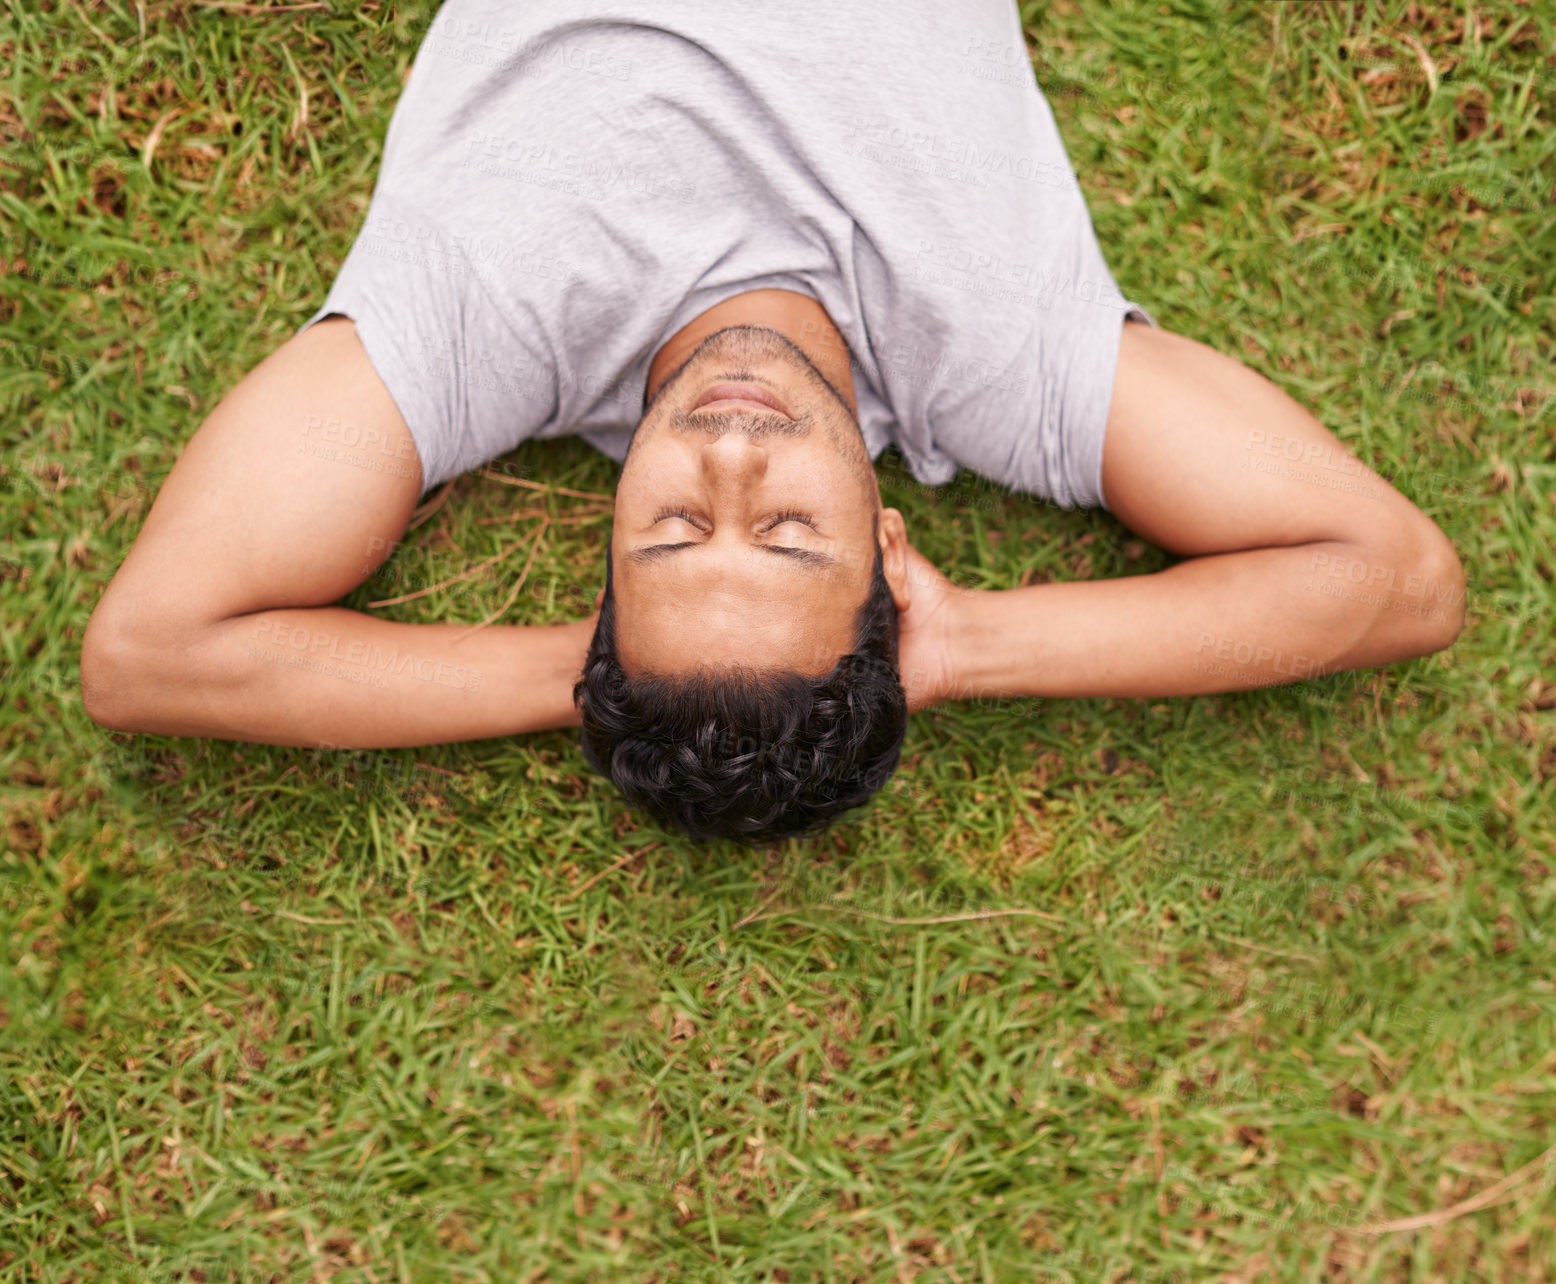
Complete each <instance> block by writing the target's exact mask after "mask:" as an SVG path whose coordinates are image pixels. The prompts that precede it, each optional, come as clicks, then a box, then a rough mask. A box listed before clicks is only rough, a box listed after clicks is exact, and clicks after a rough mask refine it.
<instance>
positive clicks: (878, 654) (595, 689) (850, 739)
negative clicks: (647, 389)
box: [576, 326, 907, 842]
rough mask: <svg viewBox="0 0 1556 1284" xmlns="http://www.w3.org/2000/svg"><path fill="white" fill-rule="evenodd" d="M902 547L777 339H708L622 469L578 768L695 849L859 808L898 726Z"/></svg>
mask: <svg viewBox="0 0 1556 1284" xmlns="http://www.w3.org/2000/svg"><path fill="white" fill-rule="evenodd" d="M906 547H907V543H906V534H905V532H904V530H903V525H902V518H901V516H900V514H898V513H897V512H896V511H895V510H894V509H883V508H882V507H881V502H880V492H879V490H878V489H877V486H876V482H875V474H874V470H873V469H872V468H871V466H870V458H869V453H868V451H867V450H866V448H865V445H864V440H863V438H862V437H861V436H860V433H859V426H858V422H857V420H856V419H855V418H854V415H853V413H852V411H851V410H850V408H849V406H848V403H847V402H846V401H845V400H844V398H843V396H842V395H841V394H840V393H839V392H838V391H837V389H836V388H834V387H833V386H832V385H831V384H830V383H829V382H828V381H827V380H826V379H825V378H824V377H823V376H822V374H821V373H820V371H818V370H817V369H816V367H815V366H814V365H812V363H811V362H810V361H809V360H808V359H807V358H806V357H805V355H804V354H803V353H802V352H801V351H800V350H799V349H798V348H797V347H795V346H794V345H793V344H792V343H790V342H789V341H788V340H787V339H785V338H784V337H783V336H782V335H781V334H779V333H778V332H777V331H775V330H769V329H765V328H760V327H754V326H736V327H731V328H728V329H724V330H719V331H717V332H715V333H713V334H711V335H709V336H708V337H707V338H706V339H705V340H703V342H702V343H701V344H700V346H698V347H697V349H696V350H695V351H694V352H693V353H692V354H691V356H690V357H689V358H688V359H687V361H686V362H685V363H684V364H683V365H682V366H681V367H680V368H679V369H678V370H676V371H675V372H674V373H673V374H672V375H671V376H670V377H669V378H668V379H667V380H666V381H665V383H664V384H663V386H662V387H661V388H660V389H659V390H658V392H657V394H656V395H655V397H654V399H653V401H652V403H651V404H650V405H649V407H648V409H647V411H646V412H645V414H644V416H643V420H642V422H641V424H640V425H639V426H638V430H637V432H636V434H635V435H634V437H633V439H632V445H631V448H630V449H629V451H628V453H627V458H626V461H625V463H624V464H623V466H622V474H621V481H620V483H619V484H618V486H617V490H616V515H615V526H614V529H613V531H612V536H611V547H610V554H609V558H608V561H607V565H606V588H605V597H604V601H603V603H602V605H601V610H600V619H599V624H598V627H597V628H596V631H595V636H594V641H593V643H592V644H591V646H590V650H589V656H588V660H587V661H586V663H585V666H584V674H583V678H582V680H581V681H580V682H579V684H578V687H577V690H576V698H577V700H578V703H579V706H580V708H581V710H582V714H583V734H582V742H583V748H584V754H585V756H586V757H587V758H588V760H589V762H590V765H592V766H593V767H594V768H595V769H596V770H598V771H600V772H601V773H602V774H604V775H607V776H609V777H610V778H611V779H612V780H613V781H614V782H615V783H616V785H617V787H618V788H619V789H621V791H622V793H623V794H625V795H626V797H627V798H628V799H629V800H630V801H632V802H634V803H636V804H638V805H640V806H642V807H644V808H645V810H647V811H649V812H650V813H652V814H654V815H655V816H657V817H658V818H659V819H661V820H664V821H668V822H670V823H673V824H676V825H678V826H679V827H680V828H682V829H683V830H685V831H686V832H688V833H690V834H692V835H694V836H696V837H699V838H713V837H736V838H744V839H746V840H748V841H752V842H755V841H761V840H765V839H771V838H777V837H783V836H790V835H798V834H804V833H815V832H817V831H819V830H820V829H822V828H824V827H825V826H826V825H827V824H828V822H830V821H831V819H832V818H833V817H834V816H835V815H837V814H838V813H839V812H842V811H845V810H847V809H848V808H850V807H854V806H857V805H859V804H860V803H862V802H863V801H864V800H865V799H866V798H868V797H869V796H870V794H871V793H873V792H874V791H875V790H877V789H879V788H880V787H881V785H883V784H884V783H885V781H886V779H887V777H888V776H889V775H890V774H891V771H892V770H893V768H894V767H895V766H896V761H897V755H898V752H899V750H900V748H901V744H902V736H903V731H904V729H905V727H906V721H907V705H906V701H905V698H904V696H903V692H902V687H901V684H900V682H899V681H898V677H897V672H896V660H897V612H898V610H899V609H901V608H902V607H903V606H905V605H906Z"/></svg>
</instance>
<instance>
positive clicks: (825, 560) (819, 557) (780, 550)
mask: <svg viewBox="0 0 1556 1284" xmlns="http://www.w3.org/2000/svg"><path fill="white" fill-rule="evenodd" d="M700 542H701V541H699V540H682V541H681V542H680V543H679V544H648V545H646V546H645V547H643V548H634V549H632V550H630V551H629V552H628V553H627V557H628V558H629V559H630V560H631V561H633V562H635V563H637V564H638V565H639V566H646V565H648V564H649V563H652V562H657V561H659V560H660V559H662V558H665V557H668V556H669V555H670V554H671V553H676V552H679V551H680V550H681V549H683V548H695V547H696V546H697V545H698V544H699V543H700ZM757 547H758V548H760V549H761V550H762V551H763V552H764V553H772V554H773V555H774V556H777V557H786V558H788V559H789V560H790V561H791V562H794V563H796V564H797V565H799V566H803V567H805V568H806V569H808V570H828V569H831V568H833V567H835V566H837V565H838V560H837V558H835V557H833V556H831V555H830V554H828V553H817V552H814V551H813V550H811V549H808V548H789V547H788V546H787V545H784V544H758V545H757Z"/></svg>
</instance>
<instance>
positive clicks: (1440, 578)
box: [1397, 519, 1467, 659]
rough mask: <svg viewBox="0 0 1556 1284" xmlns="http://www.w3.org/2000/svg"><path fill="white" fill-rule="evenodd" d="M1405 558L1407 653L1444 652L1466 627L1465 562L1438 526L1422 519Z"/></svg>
mask: <svg viewBox="0 0 1556 1284" xmlns="http://www.w3.org/2000/svg"><path fill="white" fill-rule="evenodd" d="M1409 548H1410V552H1409V554H1408V556H1407V557H1406V558H1405V559H1403V560H1404V572H1403V579H1404V593H1403V594H1402V595H1401V596H1400V597H1399V598H1398V599H1397V600H1398V601H1399V603H1400V607H1401V609H1403V610H1404V611H1406V612H1408V613H1409V616H1410V617H1411V628H1410V629H1409V631H1408V640H1407V647H1408V651H1407V654H1405V655H1402V656H1401V657H1400V658H1401V659H1415V658H1417V657H1419V656H1424V655H1432V654H1434V653H1436V652H1438V651H1445V650H1447V649H1448V648H1449V647H1450V646H1452V645H1453V644H1454V642H1456V641H1457V640H1458V637H1459V634H1460V633H1461V632H1463V629H1464V612H1465V605H1466V596H1467V581H1466V579H1465V575H1464V564H1463V563H1462V562H1461V561H1460V560H1459V555H1458V553H1457V552H1456V551H1455V549H1454V547H1453V544H1452V543H1451V542H1450V541H1449V539H1448V537H1447V536H1446V535H1444V534H1443V533H1442V531H1441V530H1440V529H1438V527H1437V525H1436V524H1435V523H1434V522H1432V521H1430V520H1427V519H1423V521H1422V523H1421V529H1420V530H1419V531H1418V532H1417V533H1416V534H1415V535H1414V537H1413V538H1412V539H1411V541H1410V544H1409Z"/></svg>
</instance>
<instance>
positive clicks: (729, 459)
mask: <svg viewBox="0 0 1556 1284" xmlns="http://www.w3.org/2000/svg"><path fill="white" fill-rule="evenodd" d="M702 472H703V476H704V477H705V478H707V480H708V481H709V482H710V483H711V485H712V489H713V492H714V494H715V495H719V496H721V497H723V498H733V495H732V494H731V495H728V496H726V495H725V492H726V490H730V489H733V490H739V489H740V488H742V486H748V485H751V484H752V483H755V482H759V481H761V480H762V477H763V475H764V474H765V473H766V472H767V448H766V447H765V446H761V445H759V444H757V443H756V442H754V441H752V440H751V438H749V437H747V436H746V435H745V433H742V432H727V433H724V434H723V435H722V436H719V437H716V438H714V439H713V440H712V441H710V442H709V443H708V444H707V445H706V446H704V447H703V448H702Z"/></svg>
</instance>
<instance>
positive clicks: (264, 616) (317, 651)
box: [109, 607, 592, 749]
mask: <svg viewBox="0 0 1556 1284" xmlns="http://www.w3.org/2000/svg"><path fill="white" fill-rule="evenodd" d="M468 629H469V626H468V625H453V624H402V623H396V622H393V621H389V620H380V619H375V618H373V617H370V616H367V615H363V614H361V613H360V612H357V611H349V610H346V609H344V608H342V607H321V608H316V609H302V608H297V609H278V610H273V611H262V612H257V613H255V614H253V615H244V616H238V617H235V618H232V619H227V620H223V621H221V622H220V623H218V624H214V625H211V626H209V627H207V628H206V629H204V630H201V631H199V632H198V633H196V634H195V635H194V636H193V637H192V638H190V639H189V641H188V642H187V644H186V645H183V646H179V647H176V648H166V649H163V650H161V651H155V650H154V651H152V652H151V653H150V654H149V655H147V656H146V658H145V659H143V660H142V661H141V662H140V663H139V664H138V665H137V667H136V669H135V670H134V671H131V672H128V673H121V674H119V675H117V680H118V681H120V682H121V683H127V684H130V685H133V687H134V688H135V689H134V690H133V692H128V693H127V692H120V693H118V694H117V695H115V696H113V697H112V698H111V699H110V701H109V703H111V704H115V705H118V706H119V707H120V708H123V709H129V710H132V711H133V713H132V715H131V716H130V717H129V718H128V719H127V720H126V725H127V729H133V730H136V731H142V732H148V733H152V734H157V735H171V736H206V737H213V738H218V739H226V740H246V741H255V742H259V743H265V744H287V745H306V746H314V747H317V746H319V745H331V746H334V747H338V748H360V749H369V748H373V749H376V748H390V747H394V746H402V745H423V744H439V743H443V742H447V741H455V740H477V739H482V738H485V737H490V736H505V735H515V734H519V733H521V732H527V731H541V730H548V729H552V728H560V727H568V726H577V725H578V715H577V712H576V710H574V708H573V703H572V686H573V683H574V682H575V681H576V680H577V678H578V675H579V672H580V671H581V669H582V668H583V660H584V656H585V653H586V651H587V649H588V644H589V637H590V633H591V630H592V622H590V621H578V622H575V623H571V624H565V625H555V626H550V627H538V628H525V627H516V626H499V627H492V626H489V627H487V628H484V629H480V630H477V631H475V632H467V631H468ZM462 634H465V636H461V635H462Z"/></svg>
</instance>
